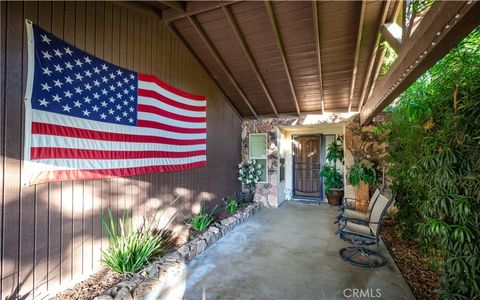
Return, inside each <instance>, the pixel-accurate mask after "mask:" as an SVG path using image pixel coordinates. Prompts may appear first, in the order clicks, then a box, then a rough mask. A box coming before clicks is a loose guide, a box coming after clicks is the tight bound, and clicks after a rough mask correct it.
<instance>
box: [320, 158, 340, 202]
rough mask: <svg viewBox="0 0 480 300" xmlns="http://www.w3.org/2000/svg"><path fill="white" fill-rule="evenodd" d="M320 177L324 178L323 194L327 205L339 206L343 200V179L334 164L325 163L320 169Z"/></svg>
mask: <svg viewBox="0 0 480 300" xmlns="http://www.w3.org/2000/svg"><path fill="white" fill-rule="evenodd" d="M320 176H322V177H323V178H324V181H323V182H324V186H325V194H326V195H327V200H328V204H330V205H340V204H341V203H342V198H343V179H342V174H340V172H338V170H337V167H336V166H335V164H334V163H327V164H325V165H324V166H322V167H321V168H320Z"/></svg>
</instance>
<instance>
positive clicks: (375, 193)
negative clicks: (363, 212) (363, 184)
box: [368, 189, 380, 212]
mask: <svg viewBox="0 0 480 300" xmlns="http://www.w3.org/2000/svg"><path fill="white" fill-rule="evenodd" d="M378 195H380V190H379V189H376V190H375V192H374V193H373V195H372V198H370V202H368V211H369V212H370V211H372V207H373V205H374V204H375V202H376V201H377V198H378Z"/></svg>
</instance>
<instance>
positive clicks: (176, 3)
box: [159, 1, 186, 13]
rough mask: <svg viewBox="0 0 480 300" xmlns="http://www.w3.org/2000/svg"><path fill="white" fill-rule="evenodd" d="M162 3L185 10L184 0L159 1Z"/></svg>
mask: <svg viewBox="0 0 480 300" xmlns="http://www.w3.org/2000/svg"><path fill="white" fill-rule="evenodd" d="M159 2H160V3H162V4H165V5H166V6H168V7H170V8H172V9H174V10H176V11H178V12H180V13H184V12H185V3H186V2H184V1H159Z"/></svg>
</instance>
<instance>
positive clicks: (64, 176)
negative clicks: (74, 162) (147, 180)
mask: <svg viewBox="0 0 480 300" xmlns="http://www.w3.org/2000/svg"><path fill="white" fill-rule="evenodd" d="M206 165H207V162H206V161H201V162H195V163H190V164H183V165H171V166H149V167H135V168H123V169H108V170H59V171H47V172H41V173H38V174H37V175H36V176H34V177H33V178H32V179H31V180H30V184H39V183H45V182H52V181H67V180H87V179H99V178H111V177H126V176H134V175H140V174H148V173H157V172H173V171H182V170H189V169H193V168H198V167H204V166H206Z"/></svg>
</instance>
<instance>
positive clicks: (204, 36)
mask: <svg viewBox="0 0 480 300" xmlns="http://www.w3.org/2000/svg"><path fill="white" fill-rule="evenodd" d="M187 18H188V20H189V21H190V24H192V26H193V28H194V29H195V31H196V32H197V34H198V35H199V36H200V38H201V39H202V41H203V42H204V43H205V46H207V48H208V50H209V51H210V53H211V54H212V55H213V57H214V58H215V60H216V61H217V63H218V64H219V65H220V67H221V68H222V70H223V72H224V73H225V74H226V75H227V77H228V79H229V80H230V82H231V83H232V84H233V86H234V87H235V89H236V90H237V92H238V93H239V94H240V97H242V99H243V101H244V102H245V104H246V105H247V106H248V108H249V109H250V111H251V112H252V114H253V115H254V116H255V118H257V119H258V114H257V113H256V112H255V110H254V109H253V106H252V104H251V103H250V101H249V100H248V98H247V95H245V93H244V92H243V90H242V89H241V87H240V85H239V84H238V82H237V80H236V79H235V77H233V74H232V72H231V71H230V69H229V68H228V67H227V64H226V63H225V61H224V60H223V58H222V56H221V55H220V53H219V52H218V50H217V48H215V46H214V45H213V43H212V41H211V40H210V38H209V37H208V36H207V33H206V32H205V30H203V28H202V26H201V25H200V23H199V22H198V20H197V19H196V18H195V17H194V16H191V17H187Z"/></svg>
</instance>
